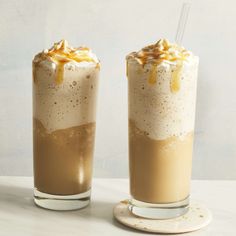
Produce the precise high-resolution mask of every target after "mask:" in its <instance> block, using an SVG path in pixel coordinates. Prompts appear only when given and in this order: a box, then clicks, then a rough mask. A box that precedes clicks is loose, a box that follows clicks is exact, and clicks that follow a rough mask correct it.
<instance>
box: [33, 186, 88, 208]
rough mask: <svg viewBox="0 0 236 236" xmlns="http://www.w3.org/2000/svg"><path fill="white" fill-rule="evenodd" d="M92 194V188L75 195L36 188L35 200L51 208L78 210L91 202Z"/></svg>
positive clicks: (37, 203) (38, 203)
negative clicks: (54, 193) (52, 192)
mask: <svg viewBox="0 0 236 236" xmlns="http://www.w3.org/2000/svg"><path fill="white" fill-rule="evenodd" d="M90 194H91V190H89V191H87V192H84V193H80V194H75V195H65V196H63V195H51V194H48V193H42V192H40V191H38V190H37V189H34V202H35V204H36V205H38V206H40V207H43V208H46V209H50V210H56V211H68V210H77V209H81V208H84V207H86V206H87V205H88V204H89V202H90Z"/></svg>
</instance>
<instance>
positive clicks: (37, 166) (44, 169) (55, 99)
mask: <svg viewBox="0 0 236 236" xmlns="http://www.w3.org/2000/svg"><path fill="white" fill-rule="evenodd" d="M98 76H99V61H98V59H97V58H96V56H95V55H94V54H92V53H91V51H90V49H89V48H86V47H80V48H72V47H70V46H68V44H67V42H66V41H65V40H62V41H60V42H59V43H55V44H54V46H53V47H52V48H51V49H49V50H45V51H43V52H42V53H39V54H38V55H36V56H35V58H34V60H33V147H34V148H33V150H34V186H35V188H34V195H35V197H34V200H35V203H36V204H37V205H39V206H41V207H44V208H48V209H53V210H72V209H79V208H82V207H85V206H86V205H88V203H89V200H90V190H91V179H92V162H93V151H94V140H95V126H96V100H97V88H98Z"/></svg>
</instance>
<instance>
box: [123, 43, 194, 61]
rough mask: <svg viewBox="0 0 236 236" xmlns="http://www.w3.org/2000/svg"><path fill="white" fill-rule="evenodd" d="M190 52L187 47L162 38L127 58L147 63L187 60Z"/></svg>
mask: <svg viewBox="0 0 236 236" xmlns="http://www.w3.org/2000/svg"><path fill="white" fill-rule="evenodd" d="M189 55H190V52H189V51H187V50H186V49H185V48H183V47H181V46H179V45H177V44H172V43H170V42H169V41H168V40H167V39H160V40H159V41H158V42H157V43H155V44H152V45H149V46H147V47H144V48H143V49H141V50H140V51H138V52H132V53H130V54H129V55H128V56H127V59H131V58H133V59H136V60H137V61H138V63H140V64H142V65H145V64H146V63H154V64H159V63H161V62H162V61H164V60H165V61H171V62H173V61H177V60H185V59H186V58H187V57H188V56H189Z"/></svg>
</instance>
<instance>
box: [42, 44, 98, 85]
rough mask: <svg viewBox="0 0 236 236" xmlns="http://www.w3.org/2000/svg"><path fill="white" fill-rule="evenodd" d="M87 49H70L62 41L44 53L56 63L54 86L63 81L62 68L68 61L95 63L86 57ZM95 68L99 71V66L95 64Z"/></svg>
mask: <svg viewBox="0 0 236 236" xmlns="http://www.w3.org/2000/svg"><path fill="white" fill-rule="evenodd" d="M89 50H90V49H89V48H87V47H79V48H71V47H69V46H68V43H67V41H66V40H62V41H60V42H59V43H55V44H54V46H53V47H52V48H51V49H50V50H49V51H48V52H47V53H46V54H47V55H48V56H49V57H51V59H52V60H53V61H54V62H55V63H56V65H57V67H56V81H55V82H56V84H57V85H59V84H61V83H62V82H63V79H64V67H65V64H66V63H68V62H70V61H76V62H78V63H80V62H83V61H86V62H95V63H96V61H95V60H94V59H93V58H91V57H90V56H89V55H88V52H89ZM96 68H98V69H100V64H99V63H97V64H96Z"/></svg>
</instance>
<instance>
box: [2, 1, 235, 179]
mask: <svg viewBox="0 0 236 236" xmlns="http://www.w3.org/2000/svg"><path fill="white" fill-rule="evenodd" d="M182 2H183V1H180V0H165V1H164V0H161V1H159V0H146V1H144V0H141V1H138V0H119V1H117V0H103V1H102V0H101V1H98V0H97V1H96V0H90V1H88V0H84V1H82V0H73V1H72V0H67V1H59V0H57V1H56V0H43V1H39V0H38V1H36V0H35V1H32V0H31V1H30V0H0V79H1V81H0V175H32V128H31V127H32V122H31V117H32V115H31V111H32V109H31V106H32V105H31V102H32V101H31V81H32V79H31V61H32V58H33V56H34V55H35V54H36V53H37V52H39V51H41V50H42V49H44V48H48V47H50V46H51V45H52V43H53V42H54V41H59V40H60V39H62V38H65V39H67V40H68V41H69V43H70V44H72V45H73V46H79V45H87V46H89V47H91V48H92V49H93V50H94V52H95V53H96V54H97V55H98V57H99V58H100V60H101V63H102V70H101V83H100V91H99V92H100V94H99V103H98V122H97V125H98V126H97V137H96V151H95V168H94V171H95V175H96V176H99V177H125V176H128V154H127V153H128V150H127V147H128V146H127V80H126V76H125V56H126V54H128V53H129V52H131V51H135V50H138V49H140V48H141V47H143V46H145V45H147V44H149V43H154V42H155V41H157V39H159V38H162V37H165V38H168V39H170V40H171V41H173V40H174V36H175V31H176V27H177V23H178V18H179V13H180V10H181V5H182ZM235 9H236V2H235V1H234V0H231V1H230V0H224V1H223V0H198V1H196V0H195V1H193V4H192V8H191V12H190V15H189V21H188V24H187V28H186V32H185V37H184V41H183V44H184V46H185V47H186V48H187V49H190V50H192V51H193V52H194V53H195V54H196V55H198V56H199V57H200V71H199V82H198V101H197V117H196V137H195V151H194V162H193V177H194V178H195V179H196V178H197V179H236V125H235V123H236V73H235V67H236V59H235V55H236V46H235V44H236V43H235V42H236V14H235Z"/></svg>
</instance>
